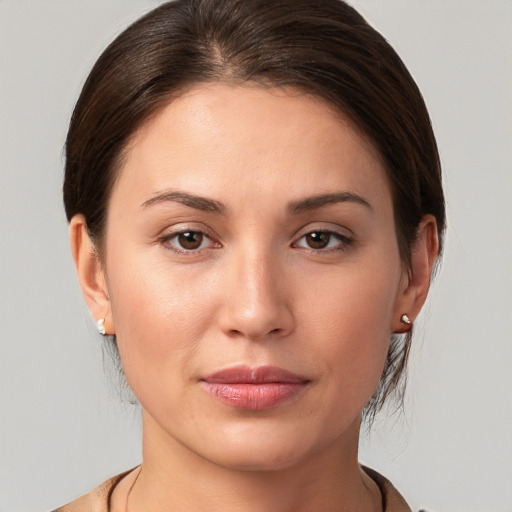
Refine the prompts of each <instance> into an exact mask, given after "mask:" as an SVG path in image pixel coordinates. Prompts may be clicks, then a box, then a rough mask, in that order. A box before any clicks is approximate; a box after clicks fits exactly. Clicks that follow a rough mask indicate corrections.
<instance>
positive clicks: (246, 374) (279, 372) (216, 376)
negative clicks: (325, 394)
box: [202, 365, 309, 384]
mask: <svg viewBox="0 0 512 512" xmlns="http://www.w3.org/2000/svg"><path fill="white" fill-rule="evenodd" d="M202 380H204V381H206V382H209V383H212V384H228V383H229V384H268V383H271V382H286V383H297V384H299V383H304V382H308V381H309V379H306V378H304V377H301V376H300V375H297V374H295V373H293V372H290V371H288V370H285V369H283V368H279V367H277V366H258V367H256V368H251V367H250V366H245V365H240V366H234V367H232V368H225V369H223V370H219V371H217V372H214V373H211V374H209V375H207V376H206V377H203V378H202Z"/></svg>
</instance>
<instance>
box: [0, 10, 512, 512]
mask: <svg viewBox="0 0 512 512" xmlns="http://www.w3.org/2000/svg"><path fill="white" fill-rule="evenodd" d="M158 3H159V2H157V1H155V0H153V1H150V0H123V1H120V0H118V1H113V0H110V1H106V0H94V1H93V0H88V1H80V2H79V1H70V0H46V1H44V0H3V1H2V0H0V71H1V75H0V80H1V82H0V108H1V111H0V120H1V121H0V257H1V261H0V315H1V324H0V325H1V329H0V342H1V344H0V379H1V380H0V384H1V387H0V395H1V403H0V414H1V417H0V511H1V512H29V511H39V512H43V511H45V510H49V509H51V508H52V507H55V506H57V505H61V504H63V503H65V502H67V501H69V500H71V499H73V498H75V497H77V496H78V495H80V494H82V493H85V492H86V491H88V490H90V489H91V488H92V487H93V486H95V485H97V484H98V483H100V482H101V481H103V480H104V479H106V478H107V477H109V476H111V475H113V474H116V473H118V472H120V471H122V470H124V469H127V468H130V467H132V466H134V465H136V464H137V463H138V462H139V460H140V425H139V420H138V412H137V409H136V408H135V407H133V406H130V405H129V404H127V403H126V401H125V402H124V403H123V402H121V400H120V398H119V396H118V394H117V392H116V391H115V382H114V381H115V379H108V378H106V377H105V376H104V373H103V363H102V353H101V348H100V346H101V339H100V338H99V336H98V335H96V334H95V333H94V326H92V323H91V321H90V319H89V315H88V312H87V310H86V308H85V305H84V302H83V300H82V298H81V295H80V292H79V288H78V284H77V281H76V278H75V275H74V269H73V265H72V261H71V257H70V254H69V249H68V241H67V226H66V222H65V218H64V213H63V209H62V206H61V196H60V189H61V180H62V166H63V159H62V146H63V141H64V138H65V134H66V125H67V122H68V120H69V116H70V113H71V110H72V107H73V104H74V101H75V100H76V98H77V96H78V93H79V89H80V86H81V84H82V83H83V80H84V78H85V76H86V73H87V72H88V71H89V69H90V68H91V66H92V64H93V62H94V60H95V59H96V58H97V57H98V55H99V53H100V51H101V50H102V49H103V48H104V47H105V45H106V44H107V43H108V42H109V41H110V40H111V39H112V38H113V37H114V35H116V34H117V33H119V31H120V30H122V29H123V28H124V27H125V26H126V25H127V23H128V22H130V21H132V20H133V19H135V18H136V17H138V16H139V15H141V14H142V13H143V12H145V11H146V10H148V9H149V8H151V7H153V6H155V5H157V4H158ZM353 4H354V5H355V6H356V7H357V8H359V9H360V10H361V12H362V13H363V14H364V15H366V16H367V17H368V19H369V21H370V22H372V23H373V24H374V25H375V26H376V28H378V29H379V30H381V31H382V32H383V33H384V34H385V36H386V37H387V38H388V39H389V40H390V42H391V43H392V44H393V45H394V46H395V48H396V49H397V51H398V53H399V54H400V55H401V56H402V57H403V59H404V60H405V62H406V63H407V65H408V67H409V69H410V70H411V72H412V74H413V75H414V77H415V78H416V80H417V81H418V83H419V86H420V89H421V90H422V91H423V93H424V95H425V99H426V101H427V104H428V106H429V109H430V112H431V116H432V120H433V124H434V128H435V130H436V133H437V137H438V142H439V146H440V149H441V156H442V162H443V166H444V172H445V186H446V196H447V203H448V216H449V230H448V239H447V246H446V253H445V258H444V264H443V267H442V271H441V273H440V275H439V276H438V279H437V282H436V284H435V287H434V289H433V290H432V294H431V297H430V300H429V303H428V305H427V307H426V309H425V311H424V313H423V316H422V318H421V320H420V322H419V325H418V329H417V336H416V339H415V346H414V351H413V355H412V359H413V360H412V363H411V373H410V378H409V394H408V399H407V408H406V412H405V414H404V415H402V416H392V417H391V418H388V419H386V418H384V417H382V418H381V419H380V420H379V421H378V423H377V424H376V425H375V427H374V429H373V432H372V434H371V435H370V436H369V437H365V439H364V440H363V443H362V444H363V447H362V453H361V458H362V460H363V461H364V462H365V463H367V464H369V465H371V466H373V467H375V468H377V469H378V470H380V471H382V472H383V473H384V474H386V475H387V476H388V477H390V478H391V480H392V481H393V482H394V483H395V484H396V485H397V487H398V488H399V489H400V490H401V491H402V492H403V494H404V495H405V496H406V497H407V498H408V499H409V501H410V502H411V505H413V507H416V508H418V507H419V506H425V507H428V509H429V511H431V512H445V511H446V512H448V511H450V512H459V511H460V512H462V511H464V512H488V511H493V512H510V511H512V485H511V482H512V400H511V390H512V371H511V370H512V343H511V341H512V322H511V316H512V293H511V292H512V206H511V203H512V172H511V164H512V2H511V1H510V0H487V1H485V2H483V1H471V0H428V1H426V0H421V1H420V0H355V1H354V2H353ZM112 382H114V384H113V383H112Z"/></svg>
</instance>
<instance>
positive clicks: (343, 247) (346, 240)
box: [159, 229, 354, 255]
mask: <svg viewBox="0 0 512 512" xmlns="http://www.w3.org/2000/svg"><path fill="white" fill-rule="evenodd" d="M187 234H194V235H200V236H201V237H203V239H202V240H201V245H202V242H203V240H204V239H207V240H209V241H210V243H211V244H212V246H211V247H198V248H197V249H186V248H179V247H177V246H176V245H174V244H172V240H174V239H177V238H178V237H180V236H182V235H187ZM312 235H327V236H328V237H329V239H328V242H327V246H326V247H322V248H314V247H305V246H301V245H298V244H299V242H300V241H301V240H302V239H305V238H306V237H307V236H312ZM333 238H334V239H336V240H337V241H338V242H339V243H338V244H337V245H336V246H335V247H328V245H329V244H330V243H331V241H332V239H333ZM159 242H160V243H161V244H162V245H164V246H165V247H166V248H167V249H168V250H170V251H172V252H175V253H177V254H184V255H197V254H200V253H202V252H203V251H204V250H206V249H210V248H215V249H216V248H220V247H222V246H221V244H220V243H218V242H214V241H213V240H212V238H211V237H210V236H209V235H208V234H207V233H205V232H204V231H201V230H198V229H183V230H181V231H177V232H175V233H172V234H169V235H166V236H163V237H161V238H160V239H159ZM353 242H354V240H353V239H352V238H350V237H349V236H347V235H345V234H341V233H338V232H337V231H332V230H328V229H316V230H312V231H308V232H307V233H304V234H303V235H302V236H301V237H299V238H298V239H297V241H296V242H294V243H293V244H292V246H293V247H299V248H302V249H304V250H306V251H308V252H312V253H317V254H318V253H330V252H336V251H347V250H348V249H349V247H350V245H352V243H353Z"/></svg>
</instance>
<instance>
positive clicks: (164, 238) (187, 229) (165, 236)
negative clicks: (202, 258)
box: [158, 224, 222, 255]
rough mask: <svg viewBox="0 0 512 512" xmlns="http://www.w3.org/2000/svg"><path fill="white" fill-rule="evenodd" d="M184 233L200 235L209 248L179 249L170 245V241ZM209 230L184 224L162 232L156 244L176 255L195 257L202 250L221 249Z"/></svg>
mask: <svg viewBox="0 0 512 512" xmlns="http://www.w3.org/2000/svg"><path fill="white" fill-rule="evenodd" d="M184 233H201V234H202V235H203V236H204V237H205V238H207V239H209V240H210V242H211V244H210V246H209V247H202V248H199V249H180V248H179V247H178V246H176V245H174V244H171V240H172V239H174V238H176V237H178V236H179V235H182V234H184ZM215 238H216V237H215V235H212V233H211V230H210V229H208V228H205V227H194V226H190V225H186V224H182V225H177V226H173V227H172V228H171V229H169V230H167V231H164V232H163V233H162V234H161V235H160V236H159V237H158V242H159V243H160V244H162V245H163V246H164V247H165V248H166V249H167V250H170V251H172V252H174V253H176V254H185V255H197V254H200V253H202V252H203V251H204V250H207V249H213V248H215V249H216V248H219V247H222V245H221V243H220V242H218V241H217V240H216V239H215Z"/></svg>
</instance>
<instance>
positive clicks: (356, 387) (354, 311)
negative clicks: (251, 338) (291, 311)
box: [299, 260, 400, 410]
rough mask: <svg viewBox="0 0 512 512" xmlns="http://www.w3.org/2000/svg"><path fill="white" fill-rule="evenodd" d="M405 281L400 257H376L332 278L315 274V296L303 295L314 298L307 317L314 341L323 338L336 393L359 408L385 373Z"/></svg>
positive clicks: (321, 348)
mask: <svg viewBox="0 0 512 512" xmlns="http://www.w3.org/2000/svg"><path fill="white" fill-rule="evenodd" d="M315 277H316V279H315ZM399 280H400V265H399V262H398V261H390V262H389V265H385V264H382V261H379V260H376V263H374V264H368V265H361V267H359V268H353V269H351V271H350V272H347V271H345V269H340V271H339V273H338V275H332V276H330V277H329V278H328V279H327V278H325V279H324V280H322V279H319V276H312V278H311V283H313V282H315V284H314V288H313V294H311V290H310V293H309V295H308V294H307V292H306V290H303V291H301V292H300V293H299V295H302V296H306V297H308V296H309V298H310V299H309V300H308V301H307V303H306V302H305V303H304V305H303V311H304V312H303V316H304V317H307V318H310V323H309V333H310V339H316V340H317V346H316V348H315V352H316V354H317V355H318V356H319V360H320V361H319V364H322V365H324V371H325V372H326V373H327V374H329V376H330V378H329V379H328V380H329V382H330V384H329V387H330V393H332V396H335V395H337V396H339V397H343V400H346V403H347V404H351V405H352V406H353V407H354V408H355V409H354V410H357V409H360V408H362V407H364V405H365V404H366V402H367V401H368V400H369V398H370V397H371V395H372V394H373V392H374V390H375V388H376V386H377V383H378V381H379V379H380V377H381V375H382V371H383V368H384V363H385V360H386V356H387V352H388V346H389V340H390V335H391V325H392V324H391V322H392V316H393V311H394V306H395V301H396V294H397V291H398V283H399ZM312 299H313V300H312ZM305 348H306V347H305Z"/></svg>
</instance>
